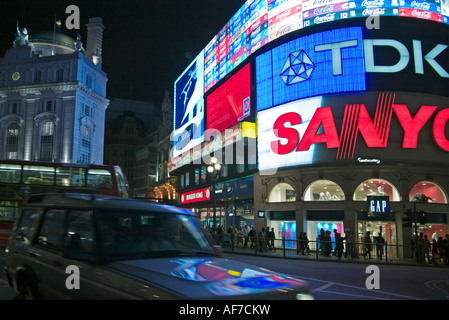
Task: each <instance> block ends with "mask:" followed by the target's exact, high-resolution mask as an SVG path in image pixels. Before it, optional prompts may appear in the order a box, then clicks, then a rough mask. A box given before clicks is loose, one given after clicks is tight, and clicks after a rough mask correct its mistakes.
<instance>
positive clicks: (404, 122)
mask: <svg viewBox="0 0 449 320" xmlns="http://www.w3.org/2000/svg"><path fill="white" fill-rule="evenodd" d="M393 108H394V112H395V113H396V116H397V117H398V119H399V122H400V123H401V126H402V129H404V140H403V142H402V147H403V148H412V149H414V148H416V147H417V145H418V134H419V131H420V130H421V129H422V127H423V126H424V125H425V124H426V122H427V120H429V118H430V116H431V115H432V114H433V112H434V111H435V109H436V108H437V107H434V106H422V107H421V108H420V109H419V110H418V112H417V113H416V116H415V117H414V118H412V116H411V115H410V112H409V111H408V108H407V106H406V105H404V104H395V105H394V106H393ZM443 131H444V128H443Z"/></svg>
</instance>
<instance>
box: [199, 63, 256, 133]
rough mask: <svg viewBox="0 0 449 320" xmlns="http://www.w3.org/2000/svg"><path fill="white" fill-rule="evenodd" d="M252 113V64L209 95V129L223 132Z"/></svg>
mask: <svg viewBox="0 0 449 320" xmlns="http://www.w3.org/2000/svg"><path fill="white" fill-rule="evenodd" d="M250 115H251V73H250V64H247V65H246V66H244V67H243V68H242V69H241V70H239V71H238V72H237V73H236V74H234V75H233V76H232V77H231V78H230V79H228V80H227V81H226V82H224V83H223V84H222V85H221V86H220V87H218V88H217V89H215V91H214V92H212V93H211V94H210V95H209V96H208V97H207V129H208V130H209V129H213V130H217V131H218V132H222V131H224V130H225V129H228V128H230V127H231V126H233V125H234V124H236V123H237V122H240V121H242V120H243V119H245V118H247V117H248V116H250Z"/></svg>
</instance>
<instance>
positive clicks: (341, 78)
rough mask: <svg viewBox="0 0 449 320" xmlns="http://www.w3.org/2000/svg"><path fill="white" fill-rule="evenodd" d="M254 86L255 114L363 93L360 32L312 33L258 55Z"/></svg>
mask: <svg viewBox="0 0 449 320" xmlns="http://www.w3.org/2000/svg"><path fill="white" fill-rule="evenodd" d="M343 70H344V72H343ZM256 82H257V109H258V110H264V109H266V108H269V107H271V106H273V105H278V104H282V103H285V102H288V101H292V100H296V99H300V98H305V97H310V96H316V95H321V94H327V93H337V92H348V91H364V90H365V89H366V85H365V66H364V58H363V45H362V28H361V27H352V28H342V29H336V30H331V31H324V32H320V33H315V34H312V35H308V36H305V37H301V38H298V39H295V40H292V41H289V42H287V43H285V44H282V45H280V46H278V47H275V48H273V49H272V50H270V51H267V52H266V53H264V54H261V55H260V56H258V57H257V58H256Z"/></svg>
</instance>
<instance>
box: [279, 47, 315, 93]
mask: <svg viewBox="0 0 449 320" xmlns="http://www.w3.org/2000/svg"><path fill="white" fill-rule="evenodd" d="M314 68H315V64H314V63H313V62H312V60H310V58H309V56H308V55H307V54H306V53H305V52H304V50H301V51H296V52H293V53H290V54H289V55H288V58H287V61H286V62H285V64H284V68H283V69H282V72H281V78H282V81H284V83H285V84H286V85H291V84H294V83H298V82H301V81H305V80H309V79H310V76H311V75H312V72H313V69H314Z"/></svg>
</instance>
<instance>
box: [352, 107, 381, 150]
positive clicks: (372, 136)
mask: <svg viewBox="0 0 449 320" xmlns="http://www.w3.org/2000/svg"><path fill="white" fill-rule="evenodd" d="M357 129H359V131H360V133H361V134H362V136H363V139H364V140H365V143H366V146H367V147H368V148H385V147H386V146H387V142H388V140H387V139H386V140H385V142H384V141H382V137H381V136H380V134H379V132H378V130H377V129H376V127H375V125H374V123H373V121H371V117H370V116H369V114H368V111H366V107H365V105H364V104H361V105H360V109H359V119H358V123H357Z"/></svg>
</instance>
